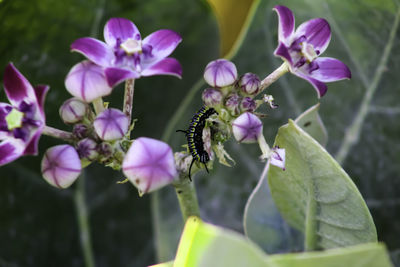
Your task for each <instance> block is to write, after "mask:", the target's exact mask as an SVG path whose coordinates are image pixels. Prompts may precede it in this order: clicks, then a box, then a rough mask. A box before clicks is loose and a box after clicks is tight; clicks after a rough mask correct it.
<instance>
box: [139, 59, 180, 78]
mask: <svg viewBox="0 0 400 267" xmlns="http://www.w3.org/2000/svg"><path fill="white" fill-rule="evenodd" d="M141 74H142V76H154V75H171V76H175V77H177V78H179V79H181V78H182V66H181V64H180V63H179V61H178V60H176V59H175V58H171V57H167V58H165V59H163V60H161V61H159V62H157V63H156V64H154V65H152V66H151V67H149V68H146V69H144V70H143V71H142V72H141Z"/></svg>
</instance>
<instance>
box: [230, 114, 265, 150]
mask: <svg viewBox="0 0 400 267" xmlns="http://www.w3.org/2000/svg"><path fill="white" fill-rule="evenodd" d="M262 129H263V126H262V122H261V120H260V119H259V118H258V117H257V116H256V115H254V114H252V113H249V112H246V113H243V114H242V115H240V116H239V117H238V118H236V119H235V120H234V121H233V123H232V131H233V135H234V137H235V139H236V140H237V141H238V142H241V143H255V142H257V141H258V138H259V136H260V135H262Z"/></svg>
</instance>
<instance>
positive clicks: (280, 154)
mask: <svg viewBox="0 0 400 267" xmlns="http://www.w3.org/2000/svg"><path fill="white" fill-rule="evenodd" d="M285 161H286V152H285V149H284V148H279V147H278V146H276V147H274V148H273V149H272V153H271V156H270V159H269V162H270V164H271V165H274V166H276V167H278V168H281V169H282V170H285Z"/></svg>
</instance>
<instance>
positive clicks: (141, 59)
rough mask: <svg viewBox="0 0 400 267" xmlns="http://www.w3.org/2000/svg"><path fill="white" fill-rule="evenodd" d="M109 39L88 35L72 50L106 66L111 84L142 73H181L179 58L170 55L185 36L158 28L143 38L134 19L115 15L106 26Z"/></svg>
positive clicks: (74, 44) (77, 41) (175, 74)
mask: <svg viewBox="0 0 400 267" xmlns="http://www.w3.org/2000/svg"><path fill="white" fill-rule="evenodd" d="M104 40H105V43H104V42H102V41H99V40H97V39H93V38H89V37H84V38H80V39H78V40H76V41H74V42H73V43H72V44H71V50H72V51H76V52H79V53H82V54H83V55H84V56H86V57H87V58H88V59H89V60H90V61H92V62H94V63H95V64H97V65H99V66H102V67H104V68H105V76H106V79H107V82H108V84H109V85H110V86H111V87H112V86H114V85H115V84H117V83H119V82H122V81H125V80H127V79H132V78H138V77H140V76H152V75H173V76H177V77H179V78H180V77H181V74H182V68H181V65H180V64H179V62H178V61H177V60H176V59H174V58H170V57H168V56H169V55H170V54H171V53H172V52H173V51H174V50H175V48H176V47H177V45H178V44H179V43H180V42H181V40H182V38H181V37H180V36H179V34H178V33H176V32H174V31H172V30H158V31H156V32H153V33H152V34H150V35H149V36H147V37H146V38H144V39H143V40H142V38H141V35H140V32H139V30H138V29H137V28H136V26H135V24H133V23H132V22H131V21H130V20H127V19H124V18H112V19H110V20H109V21H108V22H107V23H106V25H105V27H104Z"/></svg>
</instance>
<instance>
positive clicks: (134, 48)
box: [121, 39, 142, 55]
mask: <svg viewBox="0 0 400 267" xmlns="http://www.w3.org/2000/svg"><path fill="white" fill-rule="evenodd" d="M121 48H122V49H124V51H125V52H126V53H127V54H128V55H131V54H133V53H138V52H142V41H141V40H134V39H128V40H126V41H125V42H123V43H122V44H121Z"/></svg>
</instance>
